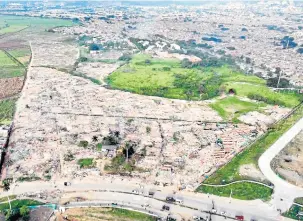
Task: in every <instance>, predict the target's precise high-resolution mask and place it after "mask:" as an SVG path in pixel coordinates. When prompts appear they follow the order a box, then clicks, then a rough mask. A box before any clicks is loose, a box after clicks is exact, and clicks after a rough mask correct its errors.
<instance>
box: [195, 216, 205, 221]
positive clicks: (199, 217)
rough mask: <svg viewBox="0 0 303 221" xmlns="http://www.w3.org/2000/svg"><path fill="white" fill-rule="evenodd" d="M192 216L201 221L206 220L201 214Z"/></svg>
mask: <svg viewBox="0 0 303 221" xmlns="http://www.w3.org/2000/svg"><path fill="white" fill-rule="evenodd" d="M192 218H193V220H199V221H202V220H205V219H204V218H202V217H201V216H193V217H192Z"/></svg>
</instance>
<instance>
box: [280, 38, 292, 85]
mask: <svg viewBox="0 0 303 221" xmlns="http://www.w3.org/2000/svg"><path fill="white" fill-rule="evenodd" d="M289 38H290V37H288V41H287V44H286V48H285V49H286V50H287V49H288V45H289ZM285 59H286V55H284V62H285ZM281 75H282V70H280V73H279V79H278V83H277V88H279V84H280V80H281Z"/></svg>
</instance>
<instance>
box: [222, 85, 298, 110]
mask: <svg viewBox="0 0 303 221" xmlns="http://www.w3.org/2000/svg"><path fill="white" fill-rule="evenodd" d="M225 85H226V88H227V89H230V88H232V89H234V90H235V91H236V94H237V95H239V96H243V97H249V98H252V99H253V97H251V96H253V95H257V96H261V97H264V98H265V99H266V100H265V99H264V101H265V102H266V103H268V104H277V105H282V106H286V107H294V106H296V105H298V104H299V101H300V96H299V95H296V94H285V93H277V92H274V91H272V90H270V89H269V88H268V87H266V86H265V85H254V84H244V83H239V82H228V83H226V84H225Z"/></svg>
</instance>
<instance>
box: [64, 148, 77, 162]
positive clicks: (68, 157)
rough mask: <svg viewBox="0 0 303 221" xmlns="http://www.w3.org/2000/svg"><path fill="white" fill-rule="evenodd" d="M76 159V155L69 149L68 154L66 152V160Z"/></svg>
mask: <svg viewBox="0 0 303 221" xmlns="http://www.w3.org/2000/svg"><path fill="white" fill-rule="evenodd" d="M74 159H75V157H74V155H73V154H72V152H71V151H70V150H69V151H67V153H66V154H64V160H65V161H72V160H74Z"/></svg>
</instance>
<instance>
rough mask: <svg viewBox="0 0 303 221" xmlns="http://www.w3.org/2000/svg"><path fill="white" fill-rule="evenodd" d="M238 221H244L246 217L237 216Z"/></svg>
mask: <svg viewBox="0 0 303 221" xmlns="http://www.w3.org/2000/svg"><path fill="white" fill-rule="evenodd" d="M235 218H236V220H241V221H243V220H244V216H241V215H237V216H235Z"/></svg>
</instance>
